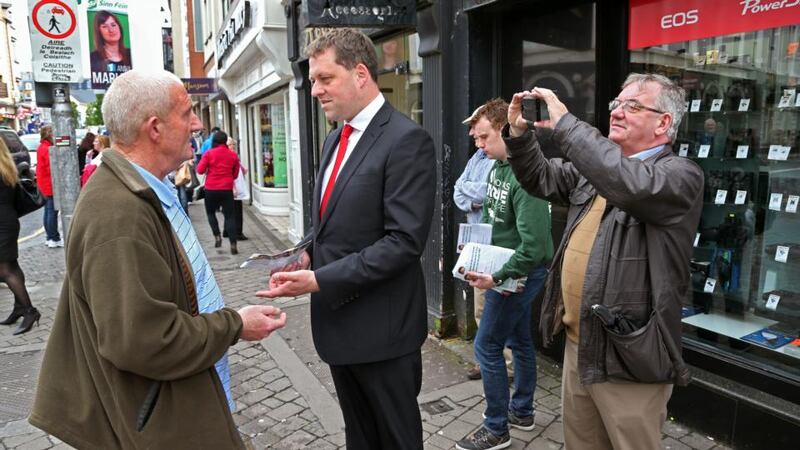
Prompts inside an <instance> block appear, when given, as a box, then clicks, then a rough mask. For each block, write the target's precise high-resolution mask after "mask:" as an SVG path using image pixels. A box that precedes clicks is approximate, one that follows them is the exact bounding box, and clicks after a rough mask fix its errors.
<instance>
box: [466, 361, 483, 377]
mask: <svg viewBox="0 0 800 450" xmlns="http://www.w3.org/2000/svg"><path fill="white" fill-rule="evenodd" d="M467 378H468V379H470V380H480V379H481V365H480V364H475V365H474V366H472V367H470V369H469V370H468V371H467Z"/></svg>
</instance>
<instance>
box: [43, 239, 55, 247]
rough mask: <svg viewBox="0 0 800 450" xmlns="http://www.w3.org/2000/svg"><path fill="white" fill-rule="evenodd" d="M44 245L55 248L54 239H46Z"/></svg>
mask: <svg viewBox="0 0 800 450" xmlns="http://www.w3.org/2000/svg"><path fill="white" fill-rule="evenodd" d="M44 245H45V246H47V247H49V248H53V241H51V240H50V239H48V240H46V241H44Z"/></svg>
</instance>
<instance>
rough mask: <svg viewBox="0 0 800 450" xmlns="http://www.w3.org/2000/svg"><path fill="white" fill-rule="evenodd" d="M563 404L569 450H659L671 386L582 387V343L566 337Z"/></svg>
mask: <svg viewBox="0 0 800 450" xmlns="http://www.w3.org/2000/svg"><path fill="white" fill-rule="evenodd" d="M566 341H567V344H566V348H565V349H564V372H563V375H562V379H561V404H562V410H563V418H564V449H565V450H583V449H587V450H588V449H591V450H602V449H614V450H658V449H661V426H662V425H663V424H664V421H665V420H666V418H667V400H669V397H670V395H672V385H671V384H637V383H628V384H617V383H598V384H590V385H587V386H584V385H581V382H580V377H579V376H578V345H577V344H575V343H574V342H572V341H571V340H569V339H567V340H566Z"/></svg>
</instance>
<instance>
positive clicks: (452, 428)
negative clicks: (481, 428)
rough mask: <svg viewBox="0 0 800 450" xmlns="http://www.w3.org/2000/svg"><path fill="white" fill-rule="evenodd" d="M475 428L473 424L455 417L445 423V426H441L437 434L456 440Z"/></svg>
mask: <svg viewBox="0 0 800 450" xmlns="http://www.w3.org/2000/svg"><path fill="white" fill-rule="evenodd" d="M475 428H476V426H475V424H471V423H469V422H464V421H462V420H458V419H456V420H454V421H452V422H450V423H449V424H447V426H446V427H444V428H442V429H441V430H440V431H439V432H438V433H437V434H439V435H441V436H444V437H446V438H448V439H451V440H453V441H458V440H460V439H463V438H464V436H466V435H468V434H469V433H471V432H472V430H474V429H475Z"/></svg>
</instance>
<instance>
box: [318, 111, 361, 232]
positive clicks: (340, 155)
mask: <svg viewBox="0 0 800 450" xmlns="http://www.w3.org/2000/svg"><path fill="white" fill-rule="evenodd" d="M352 132H353V127H351V126H350V125H345V126H344V128H342V135H341V137H339V151H338V152H336V161H335V162H334V163H333V170H331V176H330V177H329V178H328V185H327V186H326V187H325V194H324V195H323V196H322V201H321V202H320V204H319V218H320V219H321V218H322V215H323V214H325V206H327V205H328V198H330V196H331V192H333V185H334V184H336V175H338V174H339V168H340V167H341V166H342V161H343V160H344V154H345V153H347V140H348V139H349V138H350V134H351V133H352Z"/></svg>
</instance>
